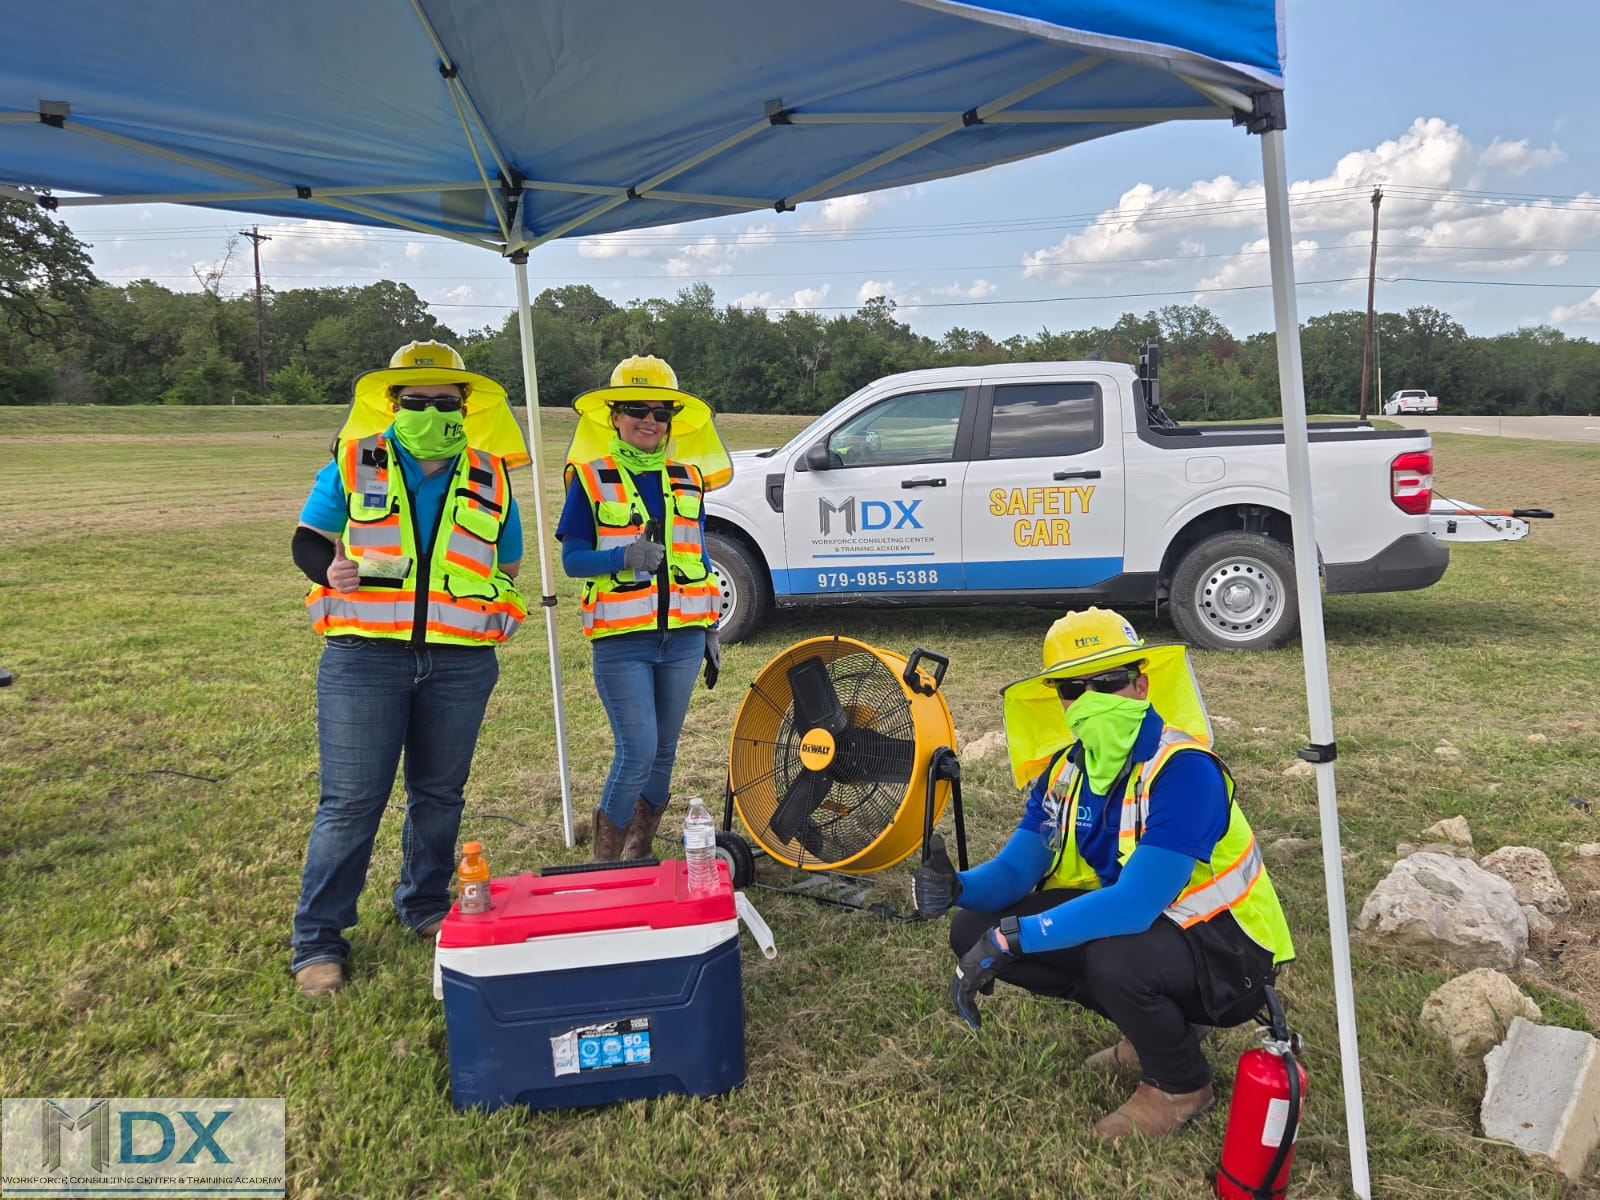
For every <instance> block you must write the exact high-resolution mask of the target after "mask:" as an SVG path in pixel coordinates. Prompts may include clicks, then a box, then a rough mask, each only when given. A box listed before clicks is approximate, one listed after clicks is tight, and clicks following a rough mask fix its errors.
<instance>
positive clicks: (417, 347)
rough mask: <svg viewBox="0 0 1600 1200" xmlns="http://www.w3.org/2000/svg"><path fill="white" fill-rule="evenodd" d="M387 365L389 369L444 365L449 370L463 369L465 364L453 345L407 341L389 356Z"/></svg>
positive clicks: (465, 366)
mask: <svg viewBox="0 0 1600 1200" xmlns="http://www.w3.org/2000/svg"><path fill="white" fill-rule="evenodd" d="M389 367H390V369H391V370H393V369H395V368H397V367H424V368H426V367H444V368H446V369H448V370H451V371H465V370H466V369H467V364H466V363H464V362H462V361H461V354H460V352H459V351H457V350H456V348H455V347H454V346H449V345H446V344H445V343H444V342H407V343H406V344H405V345H404V346H401V347H400V349H398V350H396V351H395V352H394V353H393V354H391V355H390V356H389ZM412 382H413V383H414V382H416V381H415V380H412Z"/></svg>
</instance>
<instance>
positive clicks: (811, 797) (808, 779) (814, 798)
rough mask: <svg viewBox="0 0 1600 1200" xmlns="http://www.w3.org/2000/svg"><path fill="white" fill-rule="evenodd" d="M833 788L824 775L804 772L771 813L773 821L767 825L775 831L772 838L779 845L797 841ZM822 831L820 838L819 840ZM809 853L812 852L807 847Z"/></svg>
mask: <svg viewBox="0 0 1600 1200" xmlns="http://www.w3.org/2000/svg"><path fill="white" fill-rule="evenodd" d="M831 786H832V784H831V783H830V782H829V780H828V777H827V775H826V774H824V773H823V772H821V771H806V770H802V771H801V772H800V774H799V775H798V776H796V777H795V781H794V782H793V783H791V784H790V785H789V790H788V791H786V792H784V794H783V799H782V800H780V801H778V807H777V808H776V809H775V810H774V811H773V813H772V820H770V821H768V822H767V828H768V829H770V830H772V836H773V837H775V838H777V839H778V841H779V842H780V843H783V844H787V843H789V842H792V841H794V838H795V834H797V833H799V832H800V828H801V826H802V825H810V826H811V828H813V829H816V826H815V825H814V824H812V821H811V814H812V813H814V812H816V811H817V805H819V804H821V803H822V801H823V799H824V798H825V797H826V796H827V794H828V789H829V788H830V787H831ZM820 836H821V835H820V831H819V833H818V837H819V839H820ZM807 849H810V847H809V846H807Z"/></svg>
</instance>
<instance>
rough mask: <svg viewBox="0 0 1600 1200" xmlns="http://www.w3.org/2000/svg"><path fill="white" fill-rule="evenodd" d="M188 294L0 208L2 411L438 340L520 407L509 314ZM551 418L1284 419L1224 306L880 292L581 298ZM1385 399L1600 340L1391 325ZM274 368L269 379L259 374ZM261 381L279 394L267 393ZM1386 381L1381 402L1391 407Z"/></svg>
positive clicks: (1520, 390) (1555, 404) (328, 292)
mask: <svg viewBox="0 0 1600 1200" xmlns="http://www.w3.org/2000/svg"><path fill="white" fill-rule="evenodd" d="M196 278H197V283H198V285H199V286H198V288H197V290H194V291H181V292H180V291H173V290H171V289H169V288H166V287H163V286H161V285H160V284H157V283H154V282H152V281H150V280H147V279H146V280H138V281H136V282H134V283H131V284H127V285H126V286H115V285H112V284H109V283H105V282H103V281H101V280H99V279H97V278H95V276H94V274H93V264H92V260H91V257H90V255H89V253H88V247H86V246H84V245H83V243H81V242H80V241H79V240H78V239H77V238H76V237H74V236H73V235H72V233H71V232H70V231H69V230H67V229H66V227H65V226H63V225H61V224H60V222H58V221H56V220H55V219H54V218H52V217H51V216H50V215H49V214H48V213H46V212H44V211H43V210H42V209H40V208H39V207H37V206H36V205H33V204H29V203H26V202H23V201H19V200H13V199H7V198H3V197H0V404H10V405H16V404H111V405H125V404H175V405H179V404H333V403H343V402H344V401H345V400H346V399H348V397H349V394H350V383H351V380H352V379H354V377H355V376H356V375H358V374H359V373H360V372H362V371H366V370H371V369H372V368H374V367H378V366H383V365H385V364H387V362H388V359H389V355H390V354H391V353H392V352H393V351H394V349H395V347H397V346H399V345H401V344H403V343H405V342H408V341H413V340H419V339H436V340H440V341H446V342H450V343H452V344H454V345H456V346H457V348H458V349H460V350H461V352H462V355H463V356H464V357H465V359H466V361H467V364H468V365H469V366H470V367H471V368H472V369H474V370H477V371H481V372H483V373H484V374H487V375H490V376H492V377H494V378H496V379H499V380H501V381H502V382H504V383H505V385H506V388H507V391H508V392H509V393H510V394H511V396H512V399H513V400H514V401H515V402H516V403H519V404H520V403H521V402H522V392H523V388H522V363H521V355H520V349H519V342H518V334H517V321H516V317H515V314H512V315H511V316H508V317H507V318H506V319H505V321H504V322H503V323H501V324H500V325H498V326H494V325H488V326H485V327H483V328H480V329H473V330H468V331H466V332H465V333H459V334H458V333H457V332H456V331H454V330H451V329H449V328H447V327H446V326H444V325H442V324H440V322H439V321H438V320H437V319H436V318H435V317H433V316H432V315H431V314H430V313H429V312H428V309H427V305H426V304H425V303H424V302H423V301H422V300H421V299H420V298H419V297H418V296H417V294H416V293H415V292H414V291H412V289H411V288H410V287H409V286H407V285H406V284H403V283H394V282H391V281H388V280H385V281H381V282H378V283H373V284H368V285H366V286H364V287H325V288H294V289H286V290H277V289H272V290H268V291H265V292H264V294H263V298H262V319H261V351H262V353H261V354H258V351H257V337H258V327H257V311H256V303H255V298H254V296H253V295H242V296H225V295H223V294H222V290H221V286H220V285H221V278H220V271H218V272H213V273H212V274H210V275H206V274H204V273H201V274H197V277H196ZM532 316H533V335H534V348H535V354H536V359H537V363H538V389H539V402H540V403H541V404H543V405H556V406H561V405H566V404H569V403H570V402H571V401H572V398H573V397H574V396H576V395H578V394H579V393H580V392H583V391H586V390H587V389H589V388H593V387H598V386H601V385H603V384H604V383H605V382H606V381H607V380H608V379H609V377H610V373H611V368H612V367H613V366H614V365H615V364H616V363H617V362H618V361H619V360H620V359H622V358H625V357H627V356H628V355H630V354H656V355H659V356H661V357H662V358H664V359H666V360H667V361H668V362H670V363H671V364H672V366H673V368H674V369H675V370H676V371H677V373H678V378H679V381H680V383H681V384H682V386H684V387H685V388H686V389H688V390H690V391H693V392H695V393H696V394H698V395H702V396H704V397H705V398H706V399H708V400H709V401H711V403H712V404H713V405H714V406H715V407H716V408H717V409H718V410H719V411H722V412H753V413H819V412H823V411H825V410H826V409H827V408H829V407H831V406H832V405H833V404H835V403H837V402H838V401H839V400H842V399H843V398H844V397H845V396H847V395H849V394H850V393H851V392H853V391H855V390H856V389H857V388H859V387H861V386H862V385H863V384H866V383H868V382H870V381H871V380H873V379H876V378H878V377H880V376H883V375H888V374H892V373H894V372H897V371H909V370H916V369H919V368H924V367H941V366H970V365H977V364H987V363H1004V362H1038V361H1050V360H1058V359H1094V358H1100V359H1106V360H1114V361H1122V362H1132V361H1135V359H1136V358H1137V354H1138V348H1139V346H1140V345H1142V344H1143V343H1145V342H1148V341H1155V342H1158V343H1159V344H1160V346H1161V350H1162V365H1161V380H1162V387H1161V394H1162V401H1163V403H1164V404H1165V406H1166V407H1167V408H1168V409H1169V410H1170V411H1171V412H1172V413H1173V414H1174V415H1175V416H1177V417H1179V418H1181V419H1187V420H1196V419H1199V420H1205V419H1211V420H1246V419H1251V418H1257V417H1266V416H1271V415H1273V414H1275V413H1276V412H1277V411H1278V410H1279V390H1278V366H1277V344H1276V337H1275V335H1274V334H1272V333H1270V332H1267V333H1255V334H1250V335H1247V336H1245V337H1236V336H1235V335H1234V334H1233V333H1232V332H1230V331H1229V330H1228V328H1227V327H1226V326H1225V325H1223V324H1222V322H1221V321H1219V320H1218V319H1217V317H1216V316H1215V314H1213V313H1212V312H1211V311H1210V310H1209V309H1207V308H1205V307H1204V306H1201V305H1183V304H1173V305H1167V306H1166V307H1163V308H1160V309H1157V310H1154V311H1150V312H1146V313H1145V314H1144V315H1143V316H1139V315H1136V314H1134V313H1122V314H1121V315H1120V316H1118V317H1117V318H1116V320H1115V321H1113V322H1112V323H1111V324H1109V325H1105V326H1095V327H1092V328H1088V329H1080V330H1071V331H1060V332H1055V331H1052V330H1050V329H1041V330H1040V331H1039V332H1038V333H1036V334H1032V335H1021V334H1019V335H1016V336H1013V337H1009V338H1005V339H1000V340H997V339H995V338H992V337H990V336H989V335H988V334H986V333H983V332H981V331H979V330H974V329H967V328H963V327H959V326H958V327H955V328H952V329H950V330H949V331H948V332H946V333H945V334H944V335H943V336H942V337H937V338H934V337H928V336H926V335H924V334H919V333H916V332H914V331H913V330H912V329H911V328H910V326H909V325H907V324H906V323H905V322H903V321H901V320H899V319H898V318H897V317H896V313H895V305H894V302H893V301H892V300H888V299H885V298H883V297H878V298H876V299H873V300H869V301H868V302H867V303H866V304H864V305H863V306H862V307H861V308H859V309H857V310H856V311H855V312H853V313H850V314H848V315H838V316H824V315H822V314H819V313H816V312H782V313H771V312H768V311H767V310H765V309H763V308H740V307H736V306H733V305H722V306H719V305H718V304H717V303H716V298H715V293H714V292H713V291H712V289H711V287H710V286H709V285H707V284H704V283H700V284H695V285H693V286H690V287H686V288H684V289H682V290H680V291H679V292H678V293H677V294H676V295H675V296H673V297H672V298H671V299H650V300H633V301H629V302H628V303H626V304H617V303H614V302H612V301H611V300H608V299H606V298H605V297H604V296H601V295H600V294H599V293H598V292H596V291H595V290H594V289H593V288H591V287H588V286H587V285H582V284H570V285H567V286H564V287H555V288H550V289H547V290H546V291H544V292H541V293H540V294H539V296H538V298H537V299H536V300H535V301H534V306H533V314H532ZM1365 320H1366V318H1365V314H1364V313H1362V312H1358V311H1346V312H1334V313H1328V314H1325V315H1322V316H1317V317H1312V318H1310V319H1309V320H1307V321H1306V322H1305V323H1304V324H1303V325H1302V326H1301V349H1302V358H1303V363H1304V371H1305V386H1306V397H1307V405H1308V408H1309V409H1310V410H1311V411H1312V412H1326V413H1351V412H1355V411H1356V410H1357V407H1358V404H1359V397H1360V389H1361V360H1362V346H1363V340H1364V337H1365ZM1376 327H1377V339H1376V341H1377V346H1378V348H1379V354H1380V356H1381V364H1382V368H1383V386H1384V388H1385V389H1387V390H1389V391H1393V390H1395V389H1398V388H1415V387H1421V388H1427V389H1428V390H1429V391H1431V392H1432V393H1433V394H1434V395H1436V396H1439V397H1440V398H1441V405H1442V408H1443V410H1444V411H1447V412H1453V413H1472V414H1493V413H1502V414H1539V413H1579V414H1581V413H1595V412H1600V344H1596V343H1594V342H1591V341H1589V340H1588V339H1586V338H1571V337H1568V336H1567V335H1565V334H1564V333H1562V332H1560V331H1559V330H1556V329H1552V328H1549V327H1547V326H1533V327H1525V328H1522V329H1518V330H1516V331H1515V332H1513V333H1505V334H1499V335H1496V336H1492V337H1477V336H1471V335H1469V334H1468V333H1467V332H1466V330H1465V329H1464V328H1463V327H1462V326H1461V325H1460V324H1459V323H1458V322H1456V321H1455V320H1454V319H1452V318H1451V317H1450V316H1448V315H1447V314H1446V313H1444V312H1441V311H1440V310H1438V309H1436V308H1431V307H1418V308H1412V309H1409V310H1407V311H1406V312H1404V313H1379V314H1377V317H1376ZM263 365H264V367H265V369H264V370H263ZM263 376H264V377H265V388H264V389H263V388H262V386H261V379H262V377H263ZM1381 402H1382V397H1380V396H1378V395H1377V384H1376V381H1374V384H1373V386H1372V392H1371V401H1370V406H1371V410H1372V411H1373V412H1378V411H1381Z"/></svg>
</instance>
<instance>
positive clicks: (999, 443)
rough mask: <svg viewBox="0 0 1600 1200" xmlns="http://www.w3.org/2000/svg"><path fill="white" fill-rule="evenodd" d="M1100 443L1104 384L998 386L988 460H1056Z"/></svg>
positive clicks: (990, 426)
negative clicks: (1101, 389) (1101, 390)
mask: <svg viewBox="0 0 1600 1200" xmlns="http://www.w3.org/2000/svg"><path fill="white" fill-rule="evenodd" d="M1100 442H1101V431H1100V388H1099V386H1098V385H1096V384H1093V383H1088V382H1082V383H1020V384H1009V385H1006V386H1004V387H997V388H995V390H994V415H993V417H992V418H991V419H990V422H989V451H988V454H987V455H985V456H984V457H987V458H1054V457H1060V456H1062V455H1066V454H1082V453H1083V452H1084V451H1086V450H1093V449H1094V448H1095V447H1097V446H1099V445H1100Z"/></svg>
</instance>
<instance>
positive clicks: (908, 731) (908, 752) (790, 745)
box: [717, 636, 967, 907]
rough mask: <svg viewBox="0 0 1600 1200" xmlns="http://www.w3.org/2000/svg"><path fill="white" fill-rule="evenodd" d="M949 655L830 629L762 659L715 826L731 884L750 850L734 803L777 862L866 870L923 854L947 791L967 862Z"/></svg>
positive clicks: (743, 876)
mask: <svg viewBox="0 0 1600 1200" xmlns="http://www.w3.org/2000/svg"><path fill="white" fill-rule="evenodd" d="M949 665H950V660H949V659H948V658H946V657H945V656H943V655H940V654H934V653H933V652H932V651H930V650H925V649H922V648H920V647H919V648H918V649H917V650H915V651H913V652H912V654H911V657H910V658H909V659H908V658H905V657H903V656H902V655H899V654H895V653H893V652H891V651H888V650H879V649H876V648H875V647H872V646H868V645H866V644H864V643H862V642H857V641H853V640H852V639H850V638H846V637H837V636H836V637H826V638H812V639H810V640H808V641H804V642H800V643H798V644H796V645H794V646H791V647H790V648H789V649H787V650H785V651H784V652H783V653H782V654H780V655H778V656H777V657H776V658H774V659H773V660H772V661H771V662H769V663H768V664H767V665H766V666H765V667H763V668H762V669H761V673H760V674H759V675H758V676H756V680H755V682H754V683H752V684H751V685H750V691H749V693H748V694H747V695H746V696H745V698H744V700H743V702H742V703H741V704H740V705H739V713H738V715H737V716H736V717H735V718H734V722H733V740H732V744H731V746H730V748H729V754H728V796H727V806H726V811H725V812H724V814H723V832H722V833H721V834H720V835H718V838H717V845H718V850H719V853H721V854H722V855H723V856H724V857H725V858H726V859H727V860H728V864H729V867H730V869H731V871H732V873H733V876H734V883H735V885H736V886H745V885H747V884H749V883H751V882H753V880H754V873H755V860H754V855H753V854H752V852H751V850H750V847H749V845H748V844H747V843H746V842H745V840H744V838H743V837H742V836H741V835H740V834H738V833H736V832H734V831H733V816H734V814H735V813H737V814H738V817H739V822H740V824H741V825H743V827H744V829H745V831H746V832H747V833H748V834H749V835H750V837H751V839H753V840H754V842H755V844H756V846H757V847H759V849H760V850H761V851H762V852H763V853H765V854H766V855H768V856H769V857H771V858H773V859H775V860H776V861H778V862H781V863H784V864H786V865H788V866H791V867H797V868H799V869H801V870H804V871H841V872H848V873H853V874H864V873H867V872H871V871H881V870H883V869H884V868H886V867H891V866H893V865H894V864H896V863H898V862H900V861H901V860H902V859H903V858H905V857H906V856H907V855H908V854H910V853H911V852H912V851H913V850H916V849H918V848H919V847H921V848H922V850H923V853H924V855H926V853H927V839H928V835H929V833H930V832H931V831H932V830H933V829H934V827H935V826H937V825H938V823H939V819H940V817H941V816H942V815H943V814H944V808H945V804H946V803H947V802H950V801H952V800H953V802H954V803H953V815H954V820H955V832H956V848H957V854H958V856H959V861H960V865H961V866H962V867H963V868H964V867H965V866H966V861H967V847H966V829H965V824H964V821H963V819H962V812H961V770H960V765H959V763H958V762H957V760H956V755H955V750H954V749H953V748H952V747H953V746H954V745H955V725H954V723H953V722H952V721H951V719H950V708H949V706H948V705H946V704H945V700H944V696H943V695H941V694H940V692H939V685H940V684H941V683H942V682H943V681H944V673H945V670H946V669H947V668H948V667H949ZM880 907H881V906H880Z"/></svg>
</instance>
